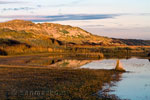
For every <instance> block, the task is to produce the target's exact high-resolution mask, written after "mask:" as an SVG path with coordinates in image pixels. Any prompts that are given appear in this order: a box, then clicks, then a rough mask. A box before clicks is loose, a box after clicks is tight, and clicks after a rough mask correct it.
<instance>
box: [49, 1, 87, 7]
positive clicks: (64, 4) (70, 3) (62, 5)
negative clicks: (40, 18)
mask: <svg viewBox="0 0 150 100" xmlns="http://www.w3.org/2000/svg"><path fill="white" fill-rule="evenodd" d="M83 1H85V0H74V1H72V2H69V3H62V4H57V5H49V7H67V6H74V5H77V4H79V3H81V2H83Z"/></svg>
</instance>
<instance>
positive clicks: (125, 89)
mask: <svg viewBox="0 0 150 100" xmlns="http://www.w3.org/2000/svg"><path fill="white" fill-rule="evenodd" d="M120 61H121V63H122V64H123V66H124V68H125V69H126V70H127V71H129V72H128V73H123V74H122V80H121V81H119V82H117V83H115V85H116V86H113V87H111V90H114V91H111V92H110V93H109V94H115V95H116V96H118V97H119V98H121V99H130V100H150V62H149V60H148V59H138V58H131V59H121V60H120ZM115 65H116V59H108V60H101V61H93V62H92V63H89V64H87V65H84V66H82V67H81V68H90V69H113V68H114V67H115Z"/></svg>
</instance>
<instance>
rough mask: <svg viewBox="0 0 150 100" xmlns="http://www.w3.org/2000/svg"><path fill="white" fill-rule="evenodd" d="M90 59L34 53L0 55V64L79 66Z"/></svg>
mask: <svg viewBox="0 0 150 100" xmlns="http://www.w3.org/2000/svg"><path fill="white" fill-rule="evenodd" d="M91 61H92V60H84V59H82V60H77V58H74V59H70V57H68V55H34V56H13V57H0V65H5V66H20V67H21V66H29V67H80V66H81V65H84V64H87V63H89V62H91Z"/></svg>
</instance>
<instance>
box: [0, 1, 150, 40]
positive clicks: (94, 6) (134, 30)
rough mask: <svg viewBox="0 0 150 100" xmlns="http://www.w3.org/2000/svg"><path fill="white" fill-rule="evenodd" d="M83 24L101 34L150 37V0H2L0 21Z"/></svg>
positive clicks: (139, 37)
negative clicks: (21, 20)
mask: <svg viewBox="0 0 150 100" xmlns="http://www.w3.org/2000/svg"><path fill="white" fill-rule="evenodd" d="M12 19H24V20H31V21H34V22H53V23H60V24H69V25H73V26H79V27H81V28H84V29H86V30H87V31H89V32H92V33H94V34H97V35H103V36H108V37H117V38H138V39H150V0H0V21H1V22H4V21H7V20H12Z"/></svg>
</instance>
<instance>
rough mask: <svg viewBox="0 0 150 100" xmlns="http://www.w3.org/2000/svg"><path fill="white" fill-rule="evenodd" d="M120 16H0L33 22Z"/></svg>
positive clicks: (114, 15)
mask: <svg viewBox="0 0 150 100" xmlns="http://www.w3.org/2000/svg"><path fill="white" fill-rule="evenodd" d="M116 16H120V15H119V14H69V15H51V16H38V15H36V16H21V15H20V16H15V15H14V16H0V18H7V19H22V20H29V21H33V22H54V21H68V20H94V19H108V18H114V17H116Z"/></svg>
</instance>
